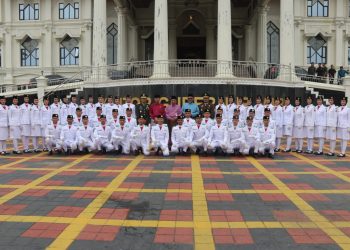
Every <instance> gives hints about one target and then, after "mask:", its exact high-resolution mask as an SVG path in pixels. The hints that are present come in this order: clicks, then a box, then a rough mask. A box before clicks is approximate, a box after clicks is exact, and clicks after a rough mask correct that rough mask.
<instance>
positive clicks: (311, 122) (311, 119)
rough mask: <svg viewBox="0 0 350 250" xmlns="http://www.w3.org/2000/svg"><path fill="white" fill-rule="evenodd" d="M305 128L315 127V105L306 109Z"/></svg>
mask: <svg viewBox="0 0 350 250" xmlns="http://www.w3.org/2000/svg"><path fill="white" fill-rule="evenodd" d="M304 110H305V119H304V126H305V127H314V126H315V114H316V113H315V106H314V105H313V104H310V105H307V106H306V107H305V109H304Z"/></svg>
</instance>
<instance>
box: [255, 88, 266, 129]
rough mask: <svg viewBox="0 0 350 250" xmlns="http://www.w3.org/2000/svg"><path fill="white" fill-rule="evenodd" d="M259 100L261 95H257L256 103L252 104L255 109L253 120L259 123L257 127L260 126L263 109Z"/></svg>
mask: <svg viewBox="0 0 350 250" xmlns="http://www.w3.org/2000/svg"><path fill="white" fill-rule="evenodd" d="M261 101H262V97H261V96H260V95H258V96H257V97H256V104H255V106H254V110H255V122H256V123H258V124H259V127H262V123H263V116H264V109H265V107H264V105H263V104H262V103H261Z"/></svg>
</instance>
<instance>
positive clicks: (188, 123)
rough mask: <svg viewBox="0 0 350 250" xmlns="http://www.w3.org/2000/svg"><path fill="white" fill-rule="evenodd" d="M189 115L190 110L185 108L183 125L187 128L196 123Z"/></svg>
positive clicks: (190, 113)
mask: <svg viewBox="0 0 350 250" xmlns="http://www.w3.org/2000/svg"><path fill="white" fill-rule="evenodd" d="M209 114H210V113H209ZM191 117H192V112H191V110H190V109H185V118H184V122H183V126H184V127H186V128H188V129H191V128H192V126H194V125H195V124H196V122H195V121H194V120H193V118H191Z"/></svg>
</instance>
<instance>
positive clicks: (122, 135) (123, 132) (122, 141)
mask: <svg viewBox="0 0 350 250" xmlns="http://www.w3.org/2000/svg"><path fill="white" fill-rule="evenodd" d="M133 128H134V127H131V126H130V125H129V124H128V123H126V122H125V116H120V117H119V124H117V125H116V126H115V127H114V128H113V130H112V144H113V146H114V149H115V150H117V152H118V153H119V154H120V153H123V154H129V153H130V134H131V130H132V129H133Z"/></svg>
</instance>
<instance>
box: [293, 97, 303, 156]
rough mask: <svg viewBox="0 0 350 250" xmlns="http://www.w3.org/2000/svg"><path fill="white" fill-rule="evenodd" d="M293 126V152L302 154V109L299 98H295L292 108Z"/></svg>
mask: <svg viewBox="0 0 350 250" xmlns="http://www.w3.org/2000/svg"><path fill="white" fill-rule="evenodd" d="M293 111H294V126H293V137H294V139H295V152H297V153H302V152H303V143H304V116H305V113H304V108H303V107H302V106H301V98H300V97H296V98H295V107H294V110H293Z"/></svg>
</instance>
